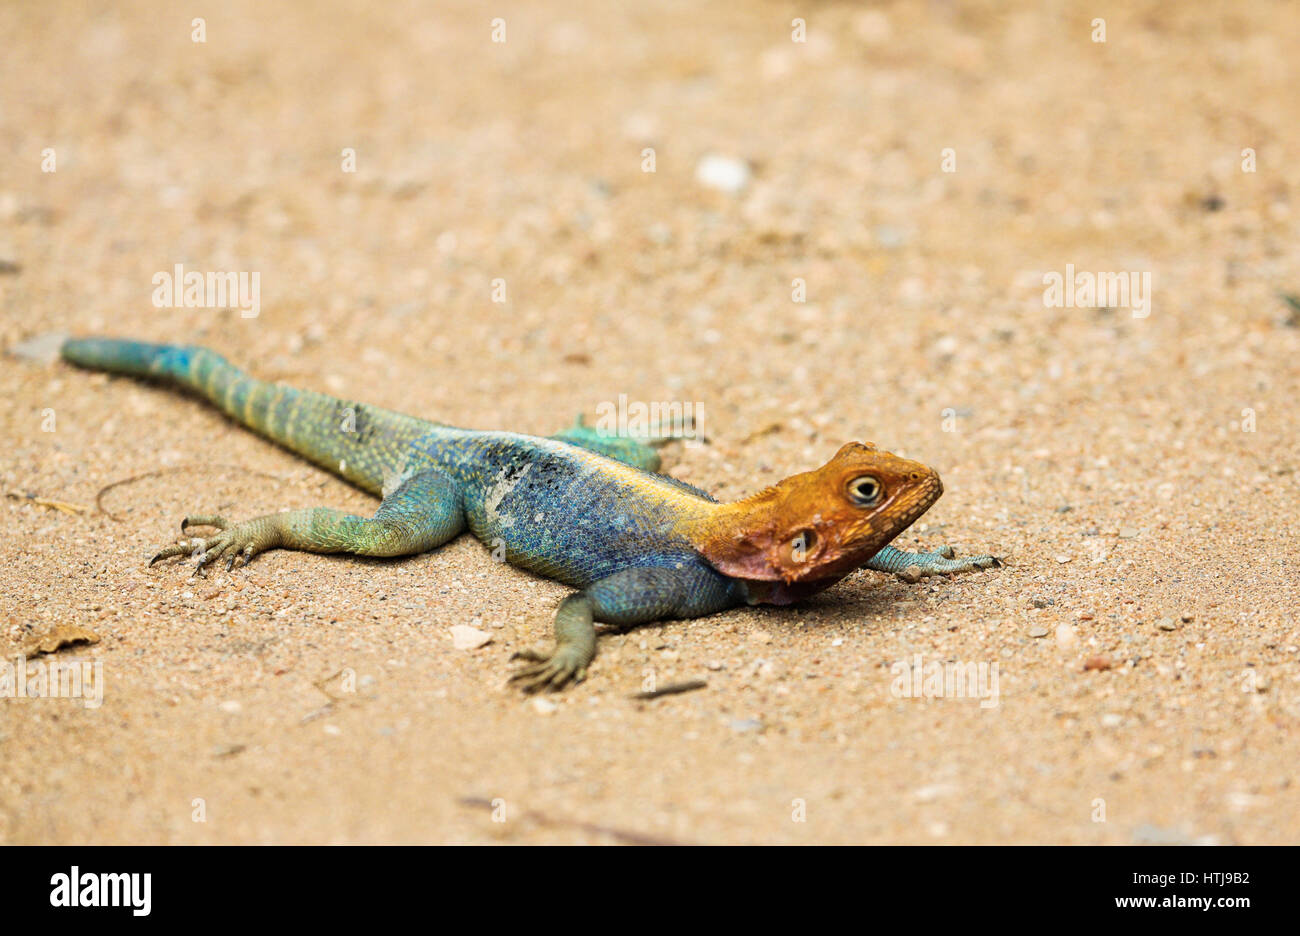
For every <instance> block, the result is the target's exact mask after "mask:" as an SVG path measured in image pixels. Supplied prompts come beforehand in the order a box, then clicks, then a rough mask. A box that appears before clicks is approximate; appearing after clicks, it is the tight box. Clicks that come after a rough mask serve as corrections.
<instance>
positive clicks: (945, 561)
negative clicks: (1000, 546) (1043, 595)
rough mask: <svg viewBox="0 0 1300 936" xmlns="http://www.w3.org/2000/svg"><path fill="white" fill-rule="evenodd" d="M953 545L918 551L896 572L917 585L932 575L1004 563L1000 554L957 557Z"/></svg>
mask: <svg viewBox="0 0 1300 936" xmlns="http://www.w3.org/2000/svg"><path fill="white" fill-rule="evenodd" d="M955 557H956V552H955V551H954V550H953V548H952V547H951V546H940V547H939V548H938V549H936V550H935V551H934V552H932V553H916V554H915V555H914V556H911V557H909V558H910V559H911V560H913V561H911V562H910V563H909V564H908V565H907V566H906V567H904V568H903V569H901V570H899V571H898V572H897V573H896V574H897V575H898V577H899V578H901V579H902V580H903V581H904V582H907V583H908V584H910V585H915V584H916V583H917V582H919V581H921V579H923V578H929V577H930V576H932V575H950V574H952V573H954V572H975V571H978V570H980V569H993V568H997V567H998V566H1001V565H1002V559H1001V558H1000V557H998V556H990V555H985V556H966V557H965V558H963V559H957V558H955Z"/></svg>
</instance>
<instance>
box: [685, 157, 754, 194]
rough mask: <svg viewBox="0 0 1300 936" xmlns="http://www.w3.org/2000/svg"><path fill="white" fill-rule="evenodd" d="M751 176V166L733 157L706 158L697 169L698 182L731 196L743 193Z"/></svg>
mask: <svg viewBox="0 0 1300 936" xmlns="http://www.w3.org/2000/svg"><path fill="white" fill-rule="evenodd" d="M749 176H750V172H749V164H748V163H746V162H745V161H744V160H741V159H736V158H734V157H731V156H717V155H709V156H705V157H704V158H703V159H701V160H700V162H699V164H698V165H697V166H696V167H695V181H696V182H698V183H700V185H703V186H704V187H705V188H711V189H714V190H716V191H719V192H726V193H727V194H729V195H735V194H737V193H738V192H741V191H743V190H744V188H745V186H747V185H749Z"/></svg>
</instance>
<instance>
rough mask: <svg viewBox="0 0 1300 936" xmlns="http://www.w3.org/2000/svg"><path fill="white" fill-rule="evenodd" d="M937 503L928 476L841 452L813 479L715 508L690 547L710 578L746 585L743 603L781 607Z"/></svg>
mask: <svg viewBox="0 0 1300 936" xmlns="http://www.w3.org/2000/svg"><path fill="white" fill-rule="evenodd" d="M942 493H943V483H942V482H941V481H940V480H939V475H938V474H936V473H935V471H934V469H932V468H929V467H927V466H925V465H922V464H921V463H920V462H914V461H909V460H907V459H906V458H899V457H898V456H897V455H891V454H890V453H889V452H882V451H879V450H877V448H876V447H875V446H874V445H872V444H871V443H865V444H864V443H859V442H850V443H849V444H848V445H845V446H844V447H843V448H841V449H840V450H839V451H838V452H836V453H835V457H834V458H832V459H831V460H830V461H829V462H827V463H826V464H825V465H823V466H822V467H821V468H818V469H817V470H816V471H807V472H804V473H803V474H797V475H794V476H792V477H789V478H786V479H785V480H784V481H781V482H779V483H778V484H775V485H773V486H772V487H770V488H768V489H767V490H765V491H763V492H761V493H759V494H755V495H754V496H753V497H749V498H746V499H745V500H743V501H738V502H736V503H734V504H721V505H719V507H718V510H717V513H716V514H714V515H713V516H712V517H711V518H710V519H709V520H707V521H705V522H704V523H701V524H700V525H699V526H698V527H697V528H696V529H695V530H693V531H692V533H691V537H690V538H691V541H692V544H693V545H694V546H695V548H696V549H698V550H699V552H700V554H701V555H702V556H703V557H704V558H705V559H706V560H708V561H709V563H710V564H711V565H713V567H714V568H716V569H717V570H718V571H719V572H722V573H723V574H724V575H728V576H730V577H732V578H736V579H741V580H743V581H745V582H746V583H747V584H749V585H750V587H749V597H750V600H751V601H766V602H772V603H781V604H784V603H787V602H789V601H794V600H797V599H798V598H799V597H802V596H803V595H806V594H811V593H813V592H816V591H820V590H821V589H823V588H825V587H827V586H828V585H831V584H833V583H835V582H837V581H839V580H840V579H841V578H843V577H844V576H846V575H848V574H849V573H850V572H852V571H854V570H855V569H859V568H861V567H862V566H863V565H864V564H865V563H866V562H867V560H869V559H870V558H871V557H872V556H874V555H875V554H876V553H877V552H879V551H880V548H881V547H882V546H884V545H885V544H887V543H888V542H889V541H890V540H892V539H893V538H894V537H895V536H897V535H898V534H899V533H901V532H902V531H903V530H905V529H907V527H909V526H911V525H912V523H914V522H915V521H916V519H917V517H919V516H921V514H923V513H925V511H926V510H928V509H929V507H930V505H931V504H933V503H934V502H935V501H936V500H938V499H939V495H940V494H942ZM763 583H767V584H763Z"/></svg>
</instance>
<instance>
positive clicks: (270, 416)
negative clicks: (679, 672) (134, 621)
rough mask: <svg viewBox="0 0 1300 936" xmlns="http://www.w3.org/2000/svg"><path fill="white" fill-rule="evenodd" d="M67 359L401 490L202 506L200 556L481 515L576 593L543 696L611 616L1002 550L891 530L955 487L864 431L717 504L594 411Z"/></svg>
mask: <svg viewBox="0 0 1300 936" xmlns="http://www.w3.org/2000/svg"><path fill="white" fill-rule="evenodd" d="M62 353H63V357H64V358H65V359H67V360H68V361H72V362H73V363H76V364H80V365H81V366H83V367H89V368H95V369H98V370H105V371H111V372H114V373H118V374H129V375H132V376H136V377H146V378H154V379H159V380H164V381H167V382H170V383H173V384H177V385H180V386H182V387H187V388H189V389H191V390H193V391H196V392H197V393H198V394H200V395H201V396H203V397H205V398H207V399H208V400H209V401H211V402H212V403H213V404H215V405H216V406H217V407H218V408H220V409H221V410H222V412H224V413H225V414H226V415H227V416H229V417H230V418H232V419H234V420H235V421H237V422H239V423H242V424H243V425H245V426H247V427H249V428H250V429H253V430H255V431H257V432H259V433H261V434H262V435H264V436H266V437H267V438H269V439H271V440H273V441H275V442H278V443H279V444H280V445H283V446H284V447H286V448H288V449H290V450H291V451H293V452H296V453H297V454H299V455H301V456H302V457H304V458H306V459H308V460H310V461H312V462H314V463H315V464H317V465H319V466H321V467H322V468H325V469H327V470H329V471H332V472H334V473H335V474H337V475H339V476H341V477H343V478H345V479H346V480H348V481H350V482H352V483H353V484H355V485H357V486H358V487H360V488H362V489H363V490H365V491H368V492H370V493H371V494H376V495H380V496H381V497H382V498H383V500H382V502H381V503H380V505H379V508H378V510H376V511H375V514H374V516H373V517H358V516H354V515H351V514H347V513H344V512H342V511H339V510H334V509H332V508H329V507H315V508H310V509H306V510H291V511H287V512H284V513H273V514H267V515H266V516H263V517H257V518H255V519H252V520H247V521H245V522H243V523H231V522H230V521H228V520H226V519H225V518H224V517H220V516H213V515H208V514H202V515H191V516H187V517H186V518H185V519H184V520H183V521H182V522H181V532H182V533H187V532H188V531H189V529H190V528H191V527H211V528H215V529H216V530H217V531H218V532H217V533H216V534H215V535H213V536H210V537H208V538H206V539H205V540H203V541H202V542H201V543H199V542H198V541H196V544H197V549H196V548H195V544H190V543H179V544H175V545H170V546H167V547H166V548H164V549H162V550H161V551H160V552H159V553H158V554H157V555H155V556H154V557H153V559H152V560H150V563H149V564H150V565H151V566H152V565H153V564H154V563H155V562H158V561H159V560H161V559H166V558H168V557H171V556H180V555H184V554H188V553H190V552H191V551H192V550H193V551H195V552H196V554H197V557H198V562H197V565H198V568H200V569H201V568H203V567H205V566H207V565H208V564H209V563H212V562H215V561H216V560H218V559H221V558H222V557H225V558H226V568H227V569H228V570H229V569H232V568H234V565H235V562H236V561H237V560H240V561H242V562H243V563H244V564H247V563H248V562H249V561H250V560H251V559H252V558H253V556H255V555H257V554H258V553H260V552H263V551H265V550H268V549H274V548H277V547H279V548H284V549H302V550H307V551H310V552H318V553H338V552H347V553H355V554H357V555H361V556H403V555H409V554H413V553H419V552H424V551H426V550H430V549H434V548H435V547H437V546H440V545H442V544H443V543H445V542H447V541H448V540H450V539H452V538H453V537H454V536H456V535H457V534H459V533H460V532H461V531H462V530H464V529H465V528H466V527H468V528H469V529H470V531H471V532H473V534H474V535H475V536H476V537H478V539H479V540H481V541H482V542H483V543H485V544H487V545H489V547H494V548H500V547H504V553H505V558H506V560H507V561H508V562H511V563H513V564H514V565H517V566H521V567H522V568H525V569H528V570H530V571H532V572H535V573H538V574H541V575H545V576H548V577H550V578H553V579H557V580H559V581H560V582H563V583H565V584H566V585H570V586H572V587H574V588H575V589H577V591H576V592H575V593H573V594H571V595H569V596H568V597H566V598H565V599H564V600H563V601H562V602H561V603H560V606H559V609H558V611H557V612H556V615H555V646H554V648H553V649H552V650H551V651H550V652H549V653H536V652H532V651H525V652H522V653H519V654H516V657H518V658H522V659H523V660H525V661H526V662H527V665H525V666H524V667H523V668H522V669H520V670H518V671H517V672H516V673H515V674H514V675H513V676H512V677H511V679H512V681H515V682H517V683H519V684H520V686H521V687H522V688H523V689H524V690H525V691H528V692H535V691H537V690H539V689H551V690H557V689H561V688H563V687H565V686H566V685H568V684H569V683H571V682H579V681H581V680H582V679H584V678H585V677H586V674H587V668H588V666H589V665H590V664H591V661H592V659H593V658H594V656H595V653H596V629H595V627H594V624H595V623H596V622H600V623H604V624H612V625H618V626H624V627H626V626H632V625H636V624H643V623H646V622H649V621H654V620H658V619H662V618H692V617H702V616H704V615H708V614H714V613H716V612H719V611H722V610H724V609H726V608H730V607H734V606H736V605H741V604H751V605H752V604H760V603H766V604H776V605H785V604H791V603H793V602H795V601H798V600H800V599H802V598H805V597H807V596H809V595H812V594H815V593H816V592H819V591H821V590H822V589H824V588H827V587H829V586H830V585H833V584H834V583H835V582H838V581H839V580H840V579H842V578H844V577H845V576H846V575H848V574H849V573H851V572H853V571H855V570H857V569H860V568H864V567H865V568H868V569H876V570H878V571H882V572H891V573H895V574H898V575H901V576H903V577H904V578H905V579H907V580H909V581H915V580H916V579H917V578H918V577H919V576H921V575H933V574H941V573H949V572H962V571H966V570H971V569H986V568H989V567H992V566H996V565H998V564H999V560H998V559H997V558H996V557H994V556H988V555H985V556H970V557H966V558H962V559H956V558H953V552H952V550H951V549H950V548H947V547H945V548H943V549H940V550H938V551H936V552H929V553H912V552H905V551H903V550H900V549H896V548H894V547H893V546H890V545H888V544H889V542H890V540H892V539H894V537H896V536H898V534H899V533H901V532H902V531H903V530H905V529H906V528H907V527H908V526H910V525H911V524H912V523H913V522H914V521H915V520H916V519H917V518H918V517H919V516H921V514H923V513H925V511H926V510H927V509H928V508H929V507H930V505H931V504H933V503H934V502H935V501H936V500H937V499H938V498H939V495H940V494H942V493H943V485H942V483H941V482H940V481H939V476H938V474H936V473H935V472H934V470H933V469H931V468H928V467H927V466H925V465H923V464H920V463H919V462H915V461H909V460H907V459H904V458H900V457H898V456H896V455H892V454H890V453H888V452H884V451H880V450H878V449H876V447H875V446H874V445H871V444H869V443H858V442H850V443H849V444H847V445H845V446H844V447H843V448H841V449H840V450H839V451H838V452H836V453H835V457H834V458H832V459H831V460H830V461H829V462H827V463H826V464H825V465H823V466H822V467H821V468H818V469H817V470H815V471H809V472H804V473H802V474H797V475H794V476H793V477H790V478H786V479H785V480H784V481H781V482H779V483H777V484H775V485H773V486H772V487H769V488H767V489H766V490H764V491H761V492H759V493H757V494H755V495H753V496H752V497H747V498H745V499H744V500H740V501H736V502H734V503H719V502H717V501H716V500H715V499H714V498H713V497H712V496H710V495H709V494H708V493H706V492H705V491H702V490H700V489H699V488H696V487H693V486H691V485H689V484H686V483H685V482H683V481H679V480H677V479H675V478H672V477H669V476H668V475H664V474H659V473H658V469H659V464H660V462H659V454H658V452H657V451H656V450H655V449H654V448H653V447H652V446H651V445H647V444H645V443H644V442H642V441H640V440H638V439H635V438H630V437H626V436H614V435H608V434H605V433H603V432H601V431H599V430H597V429H595V428H591V427H587V426H584V425H582V423H581V420H579V422H578V424H577V425H575V426H574V427H572V428H570V429H568V430H566V431H564V432H561V433H559V434H558V435H555V436H551V437H549V438H542V437H538V436H528V435H521V434H518V433H514V432H481V431H475V430H469V429H457V428H455V427H452V426H446V425H442V424H440V423H435V422H427V421H425V420H423V419H416V418H415V417H412V416H406V415H403V414H401V413H396V412H392V411H390V410H384V409H379V408H378V407H374V406H367V405H365V404H362V403H351V402H346V401H344V400H339V399H336V398H334V397H330V396H326V395H325V394H321V393H314V392H312V391H309V390H298V389H294V388H292V387H288V386H284V385H281V384H273V383H267V382H265V381H262V380H258V379H256V378H253V377H250V376H249V375H248V374H246V373H244V372H243V371H241V370H239V369H238V368H236V367H234V366H233V365H231V364H230V363H229V362H227V361H226V360H225V359H224V358H222V357H221V356H220V355H218V354H217V353H215V352H214V351H210V350H208V349H207V348H202V347H193V346H180V345H159V344H146V343H143V342H138V341H127V340H118V339H111V338H81V339H71V340H69V341H67V342H65V343H64V345H63V349H62Z"/></svg>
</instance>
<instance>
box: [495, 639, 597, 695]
mask: <svg viewBox="0 0 1300 936" xmlns="http://www.w3.org/2000/svg"><path fill="white" fill-rule="evenodd" d="M510 659H511V660H527V661H529V662H531V663H532V664H533V665H532V666H524V667H521V668H520V669H519V670H517V671H516V672H515V673H514V674H513V675H512V676H511V677H510V682H512V683H518V684H519V686H518V688H520V689H522V690H523V691H524V692H525V693H527V694H529V695H532V694H533V693H534V692H541V691H542V690H543V689H546V690H547V691H549V692H559V691H560V690H561V689H563V688H564V687H565V686H568V685H569V684H570V683H572V684H575V685H576V684H577V683H580V682H582V681H583V680H584V679H586V678H587V667H586V666H585V665H584V664H583V663H582V658H581V655H580V654H578V653H576V652H574V651H572V650H571V649H568V648H566V647H564V646H563V645H557V646H556V648H555V650H554V652H552V653H550V654H544V653H538V652H537V651H536V650H520V651H518V652H517V653H514V654H513V655H511V657H510Z"/></svg>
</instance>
